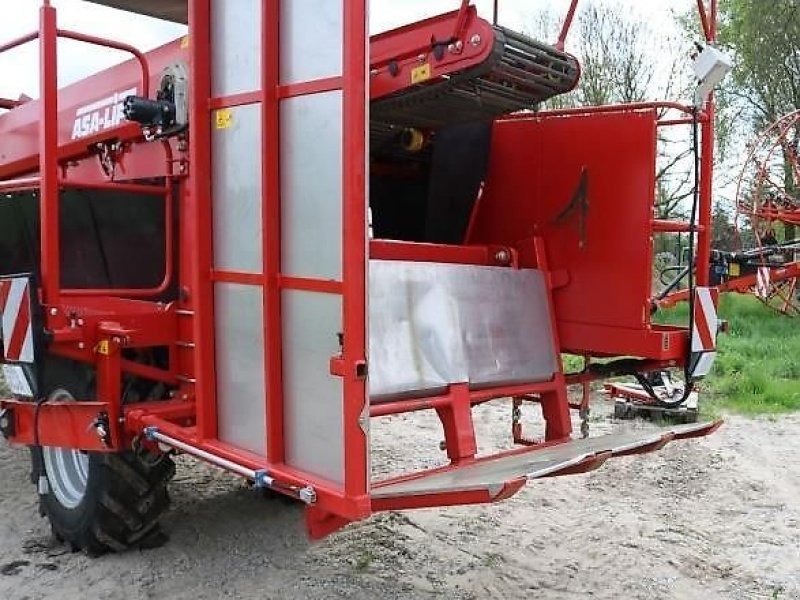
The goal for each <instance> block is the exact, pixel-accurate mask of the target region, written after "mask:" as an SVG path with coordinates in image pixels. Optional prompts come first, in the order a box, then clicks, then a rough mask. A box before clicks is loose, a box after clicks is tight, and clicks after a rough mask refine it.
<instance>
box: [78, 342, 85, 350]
mask: <svg viewBox="0 0 800 600" xmlns="http://www.w3.org/2000/svg"><path fill="white" fill-rule="evenodd" d="M84 348H86V344H84V343H83V342H78V349H79V350H83V349H84Z"/></svg>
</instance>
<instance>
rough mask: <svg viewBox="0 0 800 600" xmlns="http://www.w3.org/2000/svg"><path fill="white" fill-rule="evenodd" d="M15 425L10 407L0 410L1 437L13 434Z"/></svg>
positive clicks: (8, 436)
mask: <svg viewBox="0 0 800 600" xmlns="http://www.w3.org/2000/svg"><path fill="white" fill-rule="evenodd" d="M15 430H16V427H15V421H14V413H13V412H11V409H10V408H4V409H1V410H0V433H2V434H3V437H4V438H6V439H9V438H11V437H13V436H14V433H15Z"/></svg>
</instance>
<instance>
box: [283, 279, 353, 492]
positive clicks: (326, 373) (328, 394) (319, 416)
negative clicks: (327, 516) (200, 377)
mask: <svg viewBox="0 0 800 600" xmlns="http://www.w3.org/2000/svg"><path fill="white" fill-rule="evenodd" d="M281 318H282V320H283V403H284V409H283V410H284V439H285V440H286V442H285V443H286V462H287V464H289V465H291V466H293V467H296V468H299V469H302V470H304V471H307V472H309V473H313V474H315V475H319V476H322V477H325V478H326V479H329V480H331V481H334V482H339V483H341V482H343V481H344V429H343V412H344V408H343V404H342V380H341V378H340V377H336V376H333V375H331V374H330V359H331V357H332V356H334V355H336V354H337V353H338V352H339V350H340V348H339V340H338V334H339V333H340V332H341V331H342V326H341V322H342V298H341V296H338V295H335V294H319V293H313V292H303V291H295V290H286V291H284V292H283V306H282V317H281Z"/></svg>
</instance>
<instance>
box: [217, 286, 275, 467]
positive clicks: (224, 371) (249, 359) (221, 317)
mask: <svg viewBox="0 0 800 600" xmlns="http://www.w3.org/2000/svg"><path fill="white" fill-rule="evenodd" d="M214 299H215V306H214V318H215V321H216V371H217V414H218V423H219V432H218V435H219V439H220V440H222V441H224V442H227V443H229V444H233V445H234V446H237V447H239V448H243V449H245V450H249V451H251V452H255V453H257V454H264V452H265V448H266V443H265V442H266V391H265V374H264V314H263V307H264V301H263V294H262V289H261V288H260V287H256V286H246V285H239V284H235V283H217V284H215V286H214Z"/></svg>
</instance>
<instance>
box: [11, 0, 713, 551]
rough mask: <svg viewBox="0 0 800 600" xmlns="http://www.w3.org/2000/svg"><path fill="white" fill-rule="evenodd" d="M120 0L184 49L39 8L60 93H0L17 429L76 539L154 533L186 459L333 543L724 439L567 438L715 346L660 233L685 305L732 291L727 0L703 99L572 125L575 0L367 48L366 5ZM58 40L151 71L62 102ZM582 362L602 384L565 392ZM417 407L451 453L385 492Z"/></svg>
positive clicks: (440, 21) (687, 428)
mask: <svg viewBox="0 0 800 600" xmlns="http://www.w3.org/2000/svg"><path fill="white" fill-rule="evenodd" d="M97 2H98V3H99V4H105V5H109V6H114V7H117V8H121V9H126V10H129V11H133V12H139V13H143V14H149V15H151V16H155V17H160V18H165V19H170V20H175V21H179V22H184V23H188V28H189V29H188V31H189V33H188V35H187V36H186V37H185V38H183V39H180V40H176V41H175V42H173V43H171V44H167V45H165V46H163V47H161V48H159V49H156V50H154V51H153V52H150V53H148V54H142V53H140V52H138V51H137V50H136V49H135V48H132V47H129V46H126V45H122V44H117V43H114V42H111V41H109V40H105V39H101V38H99V37H94V36H89V35H84V34H79V33H75V32H71V31H65V30H63V29H60V28H59V27H58V25H57V22H56V11H55V9H54V8H53V7H52V6H50V5H49V2H47V1H45V2H44V3H43V5H42V7H41V12H40V27H39V30H38V31H37V32H35V33H32V34H30V35H25V36H22V37H20V38H18V39H16V40H11V41H6V42H4V43H2V45H0V51H2V52H7V51H10V50H12V49H13V48H16V47H17V46H20V45H22V44H25V43H29V42H34V41H35V42H37V43H38V44H39V48H40V58H41V65H40V77H41V97H40V98H39V99H38V100H29V101H26V100H23V101H14V100H2V101H0V105H2V106H3V107H4V108H6V109H7V110H6V112H4V113H2V114H0V192H2V196H1V197H0V273H2V283H1V284H0V291H1V292H2V307H3V309H2V313H3V321H2V322H3V325H2V339H3V345H4V347H3V350H4V354H3V357H4V363H5V364H4V365H3V369H4V373H5V376H6V381H7V383H8V384H9V386H10V387H11V389H12V392H13V396H11V397H8V398H5V399H3V400H0V408H1V409H2V414H1V415H0V428H2V432H3V434H4V435H5V437H6V438H7V439H8V440H9V441H10V442H11V443H14V444H19V445H24V446H29V447H31V449H32V456H33V472H34V480H35V481H36V482H37V485H38V493H39V495H40V500H41V505H42V509H43V511H44V513H45V514H46V515H47V516H48V517H49V519H50V521H51V522H52V525H53V528H54V531H55V532H56V534H57V535H59V536H60V537H62V538H64V539H65V540H67V541H68V542H70V543H71V544H72V545H73V546H75V547H84V548H86V549H87V550H88V551H90V552H103V551H107V550H122V549H124V548H126V547H130V546H136V545H141V544H146V543H153V541H154V536H155V537H157V522H158V519H159V517H160V516H161V515H162V513H163V512H164V510H165V509H166V508H167V504H168V496H167V492H166V485H167V482H168V480H169V479H170V477H171V476H172V474H173V473H174V464H173V462H172V460H171V457H172V455H174V454H175V453H184V454H186V455H190V456H193V457H195V458H197V459H199V460H202V461H205V462H208V463H210V464H213V465H216V466H218V467H221V468H223V469H226V470H228V471H231V472H233V473H236V474H239V475H241V476H242V477H244V478H246V479H247V480H249V481H251V482H252V483H253V484H254V485H255V486H257V487H261V488H268V489H271V490H274V491H277V492H280V493H283V494H286V495H288V496H291V497H294V498H296V499H297V500H299V501H301V502H304V503H305V504H306V505H307V522H308V526H309V531H310V534H311V535H312V536H314V537H319V536H323V535H326V534H328V533H330V532H332V531H335V530H336V529H338V528H339V527H341V526H344V525H345V524H347V523H349V522H352V521H357V520H360V519H364V518H367V517H369V516H370V514H372V513H374V512H376V511H383V510H396V509H409V508H418V507H427V506H444V505H453V504H472V503H486V502H494V501H497V500H501V499H503V498H507V497H509V496H511V495H512V494H514V493H516V492H517V491H518V490H519V489H520V488H521V487H522V486H523V485H524V484H525V482H526V481H528V480H532V479H536V478H539V477H546V476H555V475H566V474H571V473H580V472H585V471H589V470H591V469H594V468H597V467H598V466H600V465H601V464H602V463H603V462H605V461H606V460H607V459H609V458H611V457H614V456H621V455H628V454H635V453H641V452H648V451H651V450H656V449H658V448H660V447H662V446H663V445H664V444H666V443H667V442H669V441H671V440H674V439H683V438H691V437H697V436H702V435H706V434H708V433H710V432H711V431H713V430H714V429H715V428H716V427H717V426H718V425H719V423H703V424H693V425H682V426H675V427H669V428H663V429H659V430H655V431H654V430H648V431H637V432H633V433H622V434H615V435H609V436H603V437H594V438H585V439H572V421H571V410H577V409H580V408H585V405H572V404H570V402H569V400H568V397H567V385H568V384H584V386H585V385H586V384H588V383H589V382H590V381H593V380H596V379H600V378H604V377H608V376H612V375H618V374H622V373H639V374H641V373H647V372H651V371H655V370H662V369H666V368H677V369H683V370H684V371H685V374H686V376H687V379H688V381H687V386H686V387H687V389H689V388H690V387H691V385H690V384H691V382H692V381H693V380H694V379H696V378H699V377H701V376H702V374H703V373H704V372H706V371H707V368H708V367H709V366H710V361H711V360H712V359H713V353H714V337H715V335H716V331H715V330H714V331H712V330H711V328H710V326H709V323H711V322H712V321H711V320H710V316H709V315H708V314H707V313H705V312H704V311H703V310H695V311H693V313H694V321H695V327H693V328H690V327H673V326H662V325H657V324H654V323H653V322H651V318H650V316H651V309H652V307H653V302H654V299H653V292H652V289H651V282H652V254H653V246H652V237H653V234H654V233H655V232H663V231H682V232H690V233H691V235H692V237H695V236H696V238H697V239H696V241H697V244H696V245H697V269H696V277H695V278H694V279H695V281H694V282H693V286H692V287H693V288H694V289H695V290H696V293H697V294H698V297H700V296H702V297H703V298H706V297H708V298H711V297H715V296H714V295H713V294H712V290H710V289H709V288H708V285H709V281H708V273H709V256H710V248H709V239H710V218H711V179H712V159H713V147H714V124H713V123H714V105H713V100H711V99H710V98H709V97H708V92H709V91H710V88H711V87H713V85H714V83H715V81H716V80H717V79H718V77H719V72H720V67H721V65H722V66H724V61H722V60H721V58H720V55H719V53H718V52H717V51H716V50H715V49H714V48H713V43H714V39H715V22H716V4H715V2H714V0H712V2H711V6H710V8H707V7H706V6H705V4H704V3H703V2H702V1H700V2H698V7H699V9H700V16H701V19H702V24H703V30H704V32H705V35H706V38H707V42H708V45H707V46H706V48H705V50H704V51H703V52H702V53H701V55H700V56H701V58H702V61H700V62H703V61H704V64H699V65H698V64H696V69H697V70H698V79H699V80H700V82H701V85H700V88H699V92H698V99H697V102H695V103H694V104H689V105H684V104H680V103H676V102H651V103H641V104H631V105H617V106H602V107H592V108H581V109H574V110H562V111H538V110H537V109H538V107H539V105H540V103H541V102H543V101H545V100H547V99H548V98H551V97H553V96H555V95H558V94H562V93H565V92H568V91H569V90H570V89H572V88H573V87H574V86H576V85H577V84H578V81H579V76H580V67H579V65H578V62H577V60H576V59H575V58H574V57H573V56H571V55H570V54H568V53H567V52H565V51H564V40H565V38H566V35H567V32H568V31H569V25H570V22H571V20H572V15H573V14H574V12H575V7H576V4H577V2H576V1H573V2H572V3H571V6H570V7H569V13H568V14H569V16H568V18H567V19H566V22H565V25H564V28H563V31H562V34H561V36H560V39H559V40H558V41H557V42H556V43H554V44H552V45H551V44H546V43H541V42H538V41H536V40H533V39H531V38H529V37H528V36H526V35H523V34H520V33H517V32H514V31H512V30H509V29H506V28H504V27H502V26H500V25H498V24H496V23H494V22H490V21H487V20H485V19H482V18H480V17H479V16H478V14H477V12H476V10H475V8H474V7H472V6H470V4H469V3H468V2H466V1H465V2H463V3H462V4H461V6H460V8H458V9H457V10H454V11H453V12H451V13H448V14H444V15H441V16H437V17H434V18H431V19H427V20H424V21H421V22H418V23H414V24H411V25H408V26H406V27H403V28H400V29H396V30H393V31H389V32H386V33H382V34H380V35H377V36H375V37H373V38H372V39H368V37H367V22H366V15H367V3H366V0H325V1H323V2H319V1H316V0H315V1H311V0H291V1H290V0H240V1H237V2H230V1H223V0H188V1H187V0H168V1H161V2H154V1H134V0H108V1H100V0H97ZM59 38H71V39H74V40H79V41H82V42H84V43H86V44H90V45H93V46H94V47H100V48H115V49H118V50H124V51H127V52H128V53H129V54H130V55H131V56H132V59H131V60H130V61H128V62H125V63H123V64H120V65H119V66H116V67H114V68H111V69H109V70H106V71H103V72H101V73H98V74H96V75H93V76H91V77H89V78H87V79H85V80H83V81H81V82H79V83H76V84H74V85H70V86H68V87H65V88H63V89H60V90H59V89H57V83H56V82H57V73H56V65H57V48H56V46H57V40H58V39H59ZM367 49H369V52H368V51H367ZM698 60H699V59H698ZM722 70H724V69H722ZM664 111H669V112H670V115H671V116H670V117H669V118H665V117H662V116H660V115H661V114H662V113H663V112H664ZM675 113H678V114H677V115H676V114H675ZM681 125H683V126H687V127H692V128H693V130H694V131H695V140H696V141H697V144H696V146H697V148H696V149H697V168H698V173H697V174H698V186H697V194H696V199H695V200H696V211H695V216H696V218H695V219H694V221H692V222H672V221H661V220H657V219H654V217H653V215H654V195H655V187H656V186H655V171H656V169H655V166H656V143H657V135H658V131H659V129H660V128H662V127H673V126H681ZM620 231H624V232H625V235H619V232H620ZM600 290H602V291H603V296H602V300H601V299H600V298H599V292H600ZM701 304H702V305H703V307H705V304H703V303H702V302H698V304H697V305H698V306H699V305H701ZM705 308H708V307H705ZM714 309H715V307H714V303H713V302H712V303H711V305H710V310H711V312H713V311H714ZM698 319H701V320H703V319H705V320H704V321H703V323H704V324H705V327H706V329H705V330H704V333H703V334H700V333H693V330H697V326H698ZM562 351H564V352H571V353H574V354H578V355H582V356H585V357H587V365H588V366H587V368H586V369H585V370H584V371H583V372H581V373H578V374H575V375H570V376H567V375H565V374H564V372H563V370H562V364H561V352H562ZM592 357H602V358H604V359H610V360H606V361H603V362H602V363H594V364H588V363H589V359H590V358H592ZM502 398H507V399H509V404H510V407H511V408H512V414H513V415H514V417H513V421H512V427H511V430H510V436H511V437H512V438H513V440H514V441H515V442H517V444H518V447H517V448H516V449H514V450H511V451H505V452H500V453H494V454H487V455H481V456H479V455H478V452H477V442H476V436H475V430H474V427H473V421H472V408H473V407H474V406H476V405H478V404H481V403H484V402H487V401H490V400H493V399H502ZM523 404H538V405H540V406H541V410H542V414H543V417H544V420H545V422H546V429H545V431H544V436H543V438H542V439H541V440H537V441H535V442H533V441H531V439H530V438H529V437H526V436H525V435H524V432H523V428H522V426H523V423H522V422H521V420H520V407H521V406H522V405H523ZM422 410H432V411H435V413H436V414H437V415H438V417H439V419H440V420H441V424H442V429H443V437H444V443H443V444H441V448H440V439H441V438H440V437H439V436H436V439H431V452H432V453H436V452H442V451H444V452H446V459H445V460H443V461H442V463H443V465H442V466H441V467H439V468H435V469H432V470H426V471H416V472H409V473H406V474H404V475H402V476H397V477H392V478H389V479H379V478H377V477H375V476H374V475H373V471H372V463H373V462H376V461H377V460H378V457H376V456H372V454H371V452H370V423H371V422H372V421H373V420H374V419H381V418H385V417H387V416H390V415H396V414H400V413H409V412H413V411H422ZM402 451H403V449H402V445H398V448H397V452H398V453H401V452H402Z"/></svg>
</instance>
